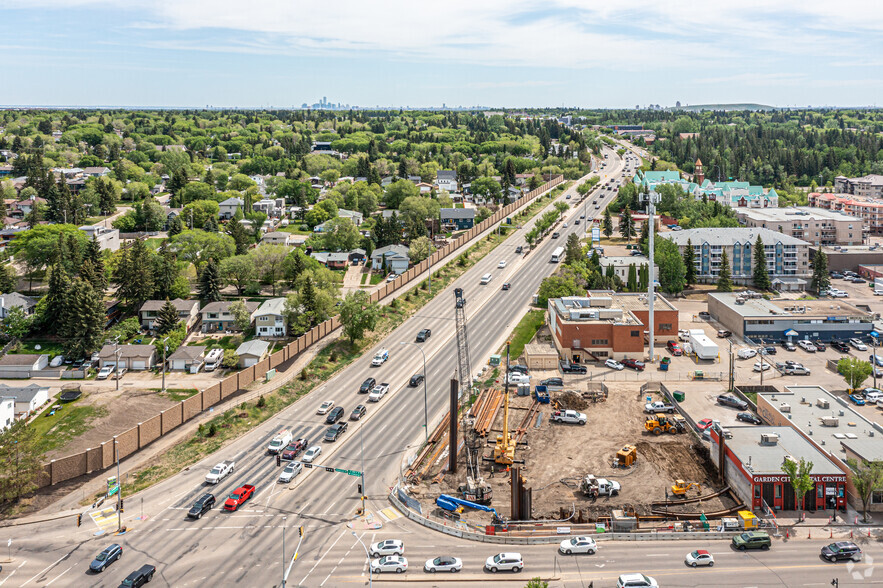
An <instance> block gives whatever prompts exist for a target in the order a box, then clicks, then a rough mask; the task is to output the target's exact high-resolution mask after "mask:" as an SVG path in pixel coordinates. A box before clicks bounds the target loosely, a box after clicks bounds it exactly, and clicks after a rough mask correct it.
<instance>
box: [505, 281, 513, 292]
mask: <svg viewBox="0 0 883 588" xmlns="http://www.w3.org/2000/svg"><path fill="white" fill-rule="evenodd" d="M511 287H512V285H511V284H510V283H509V282H503V290H508V289H509V288H511Z"/></svg>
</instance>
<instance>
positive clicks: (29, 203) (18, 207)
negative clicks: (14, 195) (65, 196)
mask: <svg viewBox="0 0 883 588" xmlns="http://www.w3.org/2000/svg"><path fill="white" fill-rule="evenodd" d="M38 204H46V199H45V198H40V197H39V196H36V197H34V198H28V199H27V200H19V201H18V202H16V203H15V204H13V209H14V211H17V212H19V213H20V214H21V215H22V216H27V215H28V214H30V212H31V211H32V210H34V206H36V205H38Z"/></svg>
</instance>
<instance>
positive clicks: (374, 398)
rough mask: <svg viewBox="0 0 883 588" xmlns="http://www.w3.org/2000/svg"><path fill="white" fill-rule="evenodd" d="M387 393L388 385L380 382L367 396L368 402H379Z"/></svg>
mask: <svg viewBox="0 0 883 588" xmlns="http://www.w3.org/2000/svg"><path fill="white" fill-rule="evenodd" d="M387 392H389V384H387V383H386V382H381V383H380V384H377V385H376V386H374V389H373V390H371V393H370V394H369V395H368V401H369V402H380V399H381V398H383V396H384V395H385V394H386V393H387Z"/></svg>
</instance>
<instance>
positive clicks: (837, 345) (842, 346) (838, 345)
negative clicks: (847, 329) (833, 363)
mask: <svg viewBox="0 0 883 588" xmlns="http://www.w3.org/2000/svg"><path fill="white" fill-rule="evenodd" d="M831 347H832V348H834V349H836V350H837V351H839V352H840V353H849V345H847V344H846V343H844V342H843V341H831Z"/></svg>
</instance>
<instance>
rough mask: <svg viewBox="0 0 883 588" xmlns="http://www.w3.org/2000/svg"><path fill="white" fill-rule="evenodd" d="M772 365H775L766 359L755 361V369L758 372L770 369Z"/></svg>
mask: <svg viewBox="0 0 883 588" xmlns="http://www.w3.org/2000/svg"><path fill="white" fill-rule="evenodd" d="M771 367H773V366H771V365H770V364H768V363H767V362H765V361H755V362H754V371H756V372H765V371H767V370H768V369H770V368H771Z"/></svg>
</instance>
